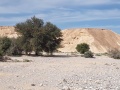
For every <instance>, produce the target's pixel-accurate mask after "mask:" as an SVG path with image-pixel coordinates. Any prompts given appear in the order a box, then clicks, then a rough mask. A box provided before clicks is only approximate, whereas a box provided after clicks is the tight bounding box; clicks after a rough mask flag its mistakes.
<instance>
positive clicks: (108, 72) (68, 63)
mask: <svg viewBox="0 0 120 90" xmlns="http://www.w3.org/2000/svg"><path fill="white" fill-rule="evenodd" d="M61 33H62V41H61V44H60V47H59V48H58V49H57V50H56V51H54V52H53V55H52V56H46V55H45V56H44V54H43V55H39V56H35V55H32V53H31V55H25V54H23V55H18V56H14V55H10V56H4V57H5V59H6V60H5V61H3V62H2V61H1V62H0V90H119V89H120V86H119V85H120V61H119V55H120V53H119V49H120V35H119V34H117V33H114V32H113V31H111V30H106V29H99V28H98V29H97V28H76V29H65V30H61ZM18 36H19V34H18V32H16V31H15V27H13V26H1V27H0V37H8V38H12V39H13V38H18ZM81 43H86V44H88V45H89V47H90V49H89V50H90V51H91V52H92V53H93V57H92V58H85V57H84V55H82V54H80V53H79V52H78V51H77V50H76V46H77V45H78V44H81ZM112 50H113V52H112ZM114 50H118V51H114ZM110 51H111V53H110V54H111V55H113V56H111V57H110V56H109V53H108V52H110ZM114 56H115V59H114ZM116 57H117V58H116Z"/></svg>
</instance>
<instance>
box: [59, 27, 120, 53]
mask: <svg viewBox="0 0 120 90" xmlns="http://www.w3.org/2000/svg"><path fill="white" fill-rule="evenodd" d="M62 33H63V41H62V44H61V45H62V48H60V49H59V51H61V52H76V49H75V48H76V46H77V44H80V43H87V44H89V45H90V49H91V51H92V52H94V53H105V52H107V51H108V50H111V49H114V48H116V49H120V35H118V34H116V33H114V32H112V31H111V30H105V29H95V28H83V29H66V30H62Z"/></svg>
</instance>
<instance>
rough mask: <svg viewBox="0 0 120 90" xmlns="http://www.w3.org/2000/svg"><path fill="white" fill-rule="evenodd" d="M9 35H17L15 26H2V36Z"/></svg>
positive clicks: (0, 27)
mask: <svg viewBox="0 0 120 90" xmlns="http://www.w3.org/2000/svg"><path fill="white" fill-rule="evenodd" d="M4 36H7V37H9V38H13V37H15V38H16V37H17V36H18V35H17V33H16V32H15V28H14V27H13V26H0V37H4Z"/></svg>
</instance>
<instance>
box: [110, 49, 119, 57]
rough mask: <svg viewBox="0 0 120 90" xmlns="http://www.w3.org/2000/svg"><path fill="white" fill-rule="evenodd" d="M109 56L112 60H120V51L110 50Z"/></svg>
mask: <svg viewBox="0 0 120 90" xmlns="http://www.w3.org/2000/svg"><path fill="white" fill-rule="evenodd" d="M108 55H109V57H111V58H114V59H120V51H119V50H116V49H114V50H109V51H108Z"/></svg>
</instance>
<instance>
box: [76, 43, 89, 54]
mask: <svg viewBox="0 0 120 90" xmlns="http://www.w3.org/2000/svg"><path fill="white" fill-rule="evenodd" d="M89 49H90V48H89V45H88V44H86V43H81V44H78V45H77V47H76V50H77V51H78V52H80V53H81V54H84V53H85V52H87V51H89Z"/></svg>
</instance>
